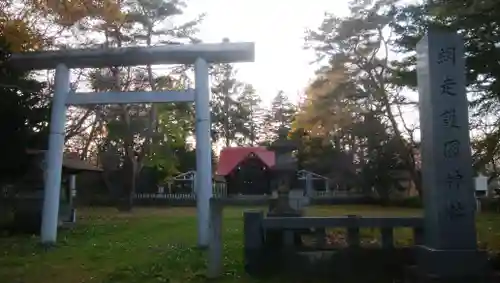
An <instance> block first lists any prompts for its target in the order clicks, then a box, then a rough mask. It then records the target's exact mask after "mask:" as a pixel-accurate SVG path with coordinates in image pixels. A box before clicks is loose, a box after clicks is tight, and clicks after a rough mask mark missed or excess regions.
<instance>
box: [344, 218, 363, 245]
mask: <svg viewBox="0 0 500 283" xmlns="http://www.w3.org/2000/svg"><path fill="white" fill-rule="evenodd" d="M347 218H349V219H350V220H351V221H352V222H353V223H356V222H357V218H359V216H357V215H348V216H347ZM359 241H360V240H359V227H358V226H356V227H352V228H347V244H348V246H349V248H357V247H359V246H360V243H359Z"/></svg>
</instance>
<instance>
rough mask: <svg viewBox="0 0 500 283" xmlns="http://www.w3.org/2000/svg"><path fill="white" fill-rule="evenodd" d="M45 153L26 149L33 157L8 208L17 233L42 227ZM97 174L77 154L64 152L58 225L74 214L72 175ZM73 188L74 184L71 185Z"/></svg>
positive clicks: (94, 167)
mask: <svg viewBox="0 0 500 283" xmlns="http://www.w3.org/2000/svg"><path fill="white" fill-rule="evenodd" d="M45 152H46V151H45V150H27V153H28V154H29V155H31V156H32V158H31V161H30V167H29V169H28V172H26V175H25V177H24V178H23V179H22V180H21V181H20V182H18V183H17V184H15V185H14V187H13V189H14V192H13V194H10V197H9V196H6V197H8V198H9V199H11V202H10V205H11V206H12V208H13V210H14V212H15V213H14V225H15V226H16V228H15V229H16V230H23V231H25V232H30V233H37V232H38V230H39V229H40V224H41V213H42V206H43V196H44V168H45V164H44V161H45ZM88 171H93V172H96V171H97V172H100V171H102V169H100V168H98V167H96V166H94V165H92V164H89V163H88V162H85V161H82V160H80V158H79V157H78V155H76V154H72V153H65V154H64V156H63V165H62V176H61V183H62V184H61V196H60V203H59V219H60V223H63V222H66V221H70V220H71V218H72V216H73V215H74V214H73V211H74V208H73V197H74V194H75V192H72V191H71V189H70V187H71V184H70V182H71V176H74V175H77V174H78V173H80V172H88ZM73 185H74V184H73Z"/></svg>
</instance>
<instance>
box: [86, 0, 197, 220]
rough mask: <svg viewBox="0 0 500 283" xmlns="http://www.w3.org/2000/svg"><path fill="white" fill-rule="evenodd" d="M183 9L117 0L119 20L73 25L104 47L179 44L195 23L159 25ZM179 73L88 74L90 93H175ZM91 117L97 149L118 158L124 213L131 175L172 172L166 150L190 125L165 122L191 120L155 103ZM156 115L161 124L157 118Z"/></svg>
mask: <svg viewBox="0 0 500 283" xmlns="http://www.w3.org/2000/svg"><path fill="white" fill-rule="evenodd" d="M184 6H185V4H184V2H183V1H159V0H130V1H125V2H123V7H121V8H122V9H121V13H122V14H123V17H120V18H118V19H117V18H99V19H97V20H94V21H87V22H85V21H81V22H80V23H79V25H80V28H81V29H84V30H88V31H99V32H102V33H103V34H104V37H105V42H104V44H103V45H104V47H105V48H110V47H123V46H130V45H141V44H142V45H146V46H150V45H152V44H154V43H163V44H180V43H183V42H190V41H193V40H195V39H194V38H193V35H194V33H195V32H196V25H197V24H198V23H199V21H200V19H195V20H193V21H190V22H187V23H184V24H182V25H179V26H174V27H170V28H168V29H166V28H165V27H166V26H168V25H164V23H165V21H170V19H171V18H172V17H174V16H176V15H180V14H182V11H183V7H184ZM185 70H186V68H185V67H181V68H174V69H172V70H171V72H170V74H169V75H167V76H157V75H156V74H154V70H153V69H152V67H151V66H146V68H145V69H143V68H139V67H137V68H119V67H111V68H109V69H107V70H96V71H94V72H93V73H92V74H91V82H92V86H93V89H95V90H98V91H113V90H114V91H117V90H118V91H130V90H132V91H137V90H169V89H180V88H184V87H185V86H186V85H187V82H186V77H187V76H185V75H184V74H183V72H184V71H185ZM182 107H184V110H188V109H189V107H187V106H182ZM182 107H181V108H182ZM185 112H187V113H189V111H185ZM95 114H96V115H97V116H98V117H101V118H102V119H103V120H104V126H105V127H106V138H105V141H104V144H103V146H101V149H102V150H106V147H110V148H114V149H116V153H117V154H119V157H120V162H119V164H117V165H118V166H119V167H120V168H121V170H122V174H123V180H126V182H124V184H123V190H122V194H121V196H120V202H119V208H120V209H124V210H130V209H131V208H132V205H133V203H132V200H133V196H134V193H135V183H136V177H137V175H138V173H139V172H140V170H141V169H142V167H143V166H144V165H145V164H151V165H153V164H155V165H157V166H159V167H161V168H163V169H164V170H166V171H167V172H168V173H172V172H175V168H174V167H175V162H169V161H170V160H171V159H170V158H169V157H170V156H171V155H172V152H173V151H172V150H171V149H172V147H175V146H178V144H179V140H182V139H183V138H185V136H186V135H185V134H184V132H183V131H184V130H185V129H183V128H182V127H183V126H185V125H190V124H191V122H186V123H187V124H186V123H177V122H178V121H175V122H176V123H172V122H173V121H172V120H171V119H169V118H170V117H171V118H179V119H185V118H187V119H191V117H190V115H189V114H188V115H186V113H182V112H179V111H177V110H174V109H173V108H172V107H163V108H161V109H158V107H157V106H156V105H147V104H143V105H119V106H103V107H97V108H96V113H95ZM169 115H171V116H169ZM159 116H161V117H162V121H160V119H158V117H159ZM188 129H189V127H188ZM169 149H170V150H169ZM155 151H156V152H155Z"/></svg>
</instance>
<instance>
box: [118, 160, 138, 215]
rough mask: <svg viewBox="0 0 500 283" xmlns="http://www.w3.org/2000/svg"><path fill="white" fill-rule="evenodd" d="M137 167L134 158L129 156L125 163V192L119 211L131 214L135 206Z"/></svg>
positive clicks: (123, 169)
mask: <svg viewBox="0 0 500 283" xmlns="http://www.w3.org/2000/svg"><path fill="white" fill-rule="evenodd" d="M136 171H137V170H136V166H135V160H134V157H133V156H127V157H126V158H125V160H124V162H123V168H122V176H123V180H124V182H123V190H122V195H121V197H120V199H119V203H118V210H119V211H124V212H131V211H132V208H133V206H134V194H135V184H136V176H137V172H136Z"/></svg>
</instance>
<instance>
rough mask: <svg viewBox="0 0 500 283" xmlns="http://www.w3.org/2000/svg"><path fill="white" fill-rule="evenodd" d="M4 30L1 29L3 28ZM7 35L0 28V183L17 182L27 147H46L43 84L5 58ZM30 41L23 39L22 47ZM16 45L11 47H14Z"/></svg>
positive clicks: (24, 166)
mask: <svg viewBox="0 0 500 283" xmlns="http://www.w3.org/2000/svg"><path fill="white" fill-rule="evenodd" d="M3 31H4V32H5V30H3ZM10 42H11V41H10V39H8V38H6V37H5V34H4V33H3V32H2V31H1V30H0V95H1V97H2V103H1V104H0V131H1V133H2V136H3V138H2V139H1V140H0V144H1V148H3V149H4V152H3V154H2V163H1V164H0V172H1V173H0V185H5V184H7V183H13V182H17V181H18V180H19V178H21V177H23V175H24V174H25V173H26V170H27V169H28V166H29V156H28V155H27V149H39V148H46V147H47V139H48V121H49V104H48V103H47V98H46V96H45V94H44V93H43V87H44V85H43V84H41V83H39V82H37V81H36V80H34V79H32V78H30V77H29V76H28V74H27V73H24V72H19V71H17V70H16V69H15V66H10V65H8V64H7V63H6V60H7V59H8V58H9V56H10V52H9V49H10V47H11V45H10ZM29 45H30V43H29V42H26V45H23V46H25V47H26V48H30V47H29ZM18 48H19V46H17V45H15V46H14V49H16V51H18Z"/></svg>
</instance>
